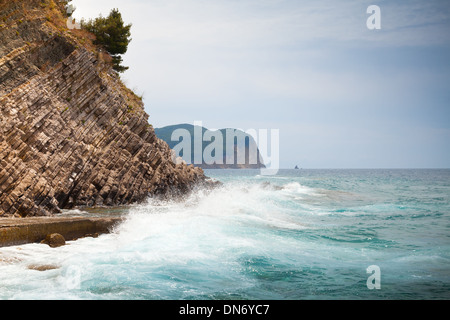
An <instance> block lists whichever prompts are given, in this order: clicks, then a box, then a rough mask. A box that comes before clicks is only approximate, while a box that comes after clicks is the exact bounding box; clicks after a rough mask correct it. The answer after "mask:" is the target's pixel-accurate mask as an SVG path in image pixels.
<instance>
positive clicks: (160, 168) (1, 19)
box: [0, 0, 207, 217]
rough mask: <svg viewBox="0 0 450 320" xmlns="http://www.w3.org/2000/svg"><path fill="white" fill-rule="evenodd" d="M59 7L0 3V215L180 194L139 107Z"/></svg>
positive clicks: (182, 171) (193, 179)
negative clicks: (68, 22) (70, 27)
mask: <svg viewBox="0 0 450 320" xmlns="http://www.w3.org/2000/svg"><path fill="white" fill-rule="evenodd" d="M66 20H67V17H66V16H65V11H64V3H63V2H59V1H57V0H37V1H35V0H15V1H14V0H1V1H0V216H22V217H23V216H39V215H50V214H52V213H58V212H60V210H61V209H63V208H73V207H79V206H113V205H121V204H129V203H133V202H139V201H142V200H144V199H145V198H146V197H148V196H149V195H154V194H168V193H172V192H175V193H177V192H186V191H188V190H190V189H191V188H192V186H194V185H195V184H197V183H201V182H205V181H206V180H207V179H206V178H205V176H204V174H203V171H202V170H201V169H200V168H193V167H192V166H186V165H183V164H178V165H175V164H174V163H173V162H172V161H171V150H170V148H169V147H168V145H167V144H166V143H165V142H163V141H161V140H159V139H158V138H157V137H156V136H155V133H154V130H153V128H152V126H151V125H150V124H149V122H148V115H147V114H146V113H145V111H144V108H143V103H142V101H141V99H140V98H139V97H137V96H136V95H135V94H134V93H133V92H132V91H130V90H129V89H127V88H126V87H125V86H124V85H123V83H122V82H121V81H120V78H119V77H118V75H117V74H116V73H115V72H114V71H112V69H111V64H110V59H109V58H108V55H107V54H105V53H103V52H102V51H101V50H99V48H96V47H95V46H93V45H92V41H91V40H92V39H91V37H92V35H90V34H88V33H87V32H86V31H83V30H69V29H67V27H66Z"/></svg>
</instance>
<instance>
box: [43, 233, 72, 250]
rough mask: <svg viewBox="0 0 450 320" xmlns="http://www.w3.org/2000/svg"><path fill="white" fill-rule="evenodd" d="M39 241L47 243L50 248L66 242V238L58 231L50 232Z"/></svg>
mask: <svg viewBox="0 0 450 320" xmlns="http://www.w3.org/2000/svg"><path fill="white" fill-rule="evenodd" d="M41 243H44V244H48V245H49V246H50V247H52V248H56V247H60V246H63V245H65V244H66V239H64V237H63V236H62V235H60V234H59V233H52V234H49V235H47V236H46V237H45V239H44V240H42V242H41Z"/></svg>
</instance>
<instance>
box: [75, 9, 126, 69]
mask: <svg viewBox="0 0 450 320" xmlns="http://www.w3.org/2000/svg"><path fill="white" fill-rule="evenodd" d="M83 27H84V28H85V29H87V30H88V31H90V32H92V33H93V34H94V35H95V37H96V40H95V41H94V43H95V44H97V45H101V46H103V48H104V49H105V50H106V51H107V52H108V53H109V54H110V55H111V56H112V61H113V69H114V70H116V71H117V72H124V71H125V70H127V69H128V67H125V66H122V65H121V63H122V57H121V56H120V55H122V54H125V52H127V49H128V44H129V43H130V41H131V38H130V37H131V32H130V29H131V24H128V25H125V24H124V22H123V20H122V15H121V14H120V12H119V10H118V9H112V10H111V12H110V13H109V15H108V16H107V17H106V18H104V17H102V16H100V17H98V18H96V19H94V20H89V21H88V22H87V23H83Z"/></svg>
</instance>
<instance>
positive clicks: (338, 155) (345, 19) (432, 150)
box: [73, 0, 450, 168]
mask: <svg viewBox="0 0 450 320" xmlns="http://www.w3.org/2000/svg"><path fill="white" fill-rule="evenodd" d="M73 4H74V5H75V6H76V8H77V9H76V11H75V13H74V17H75V18H78V19H80V18H82V17H83V18H95V17H97V16H98V15H99V14H102V15H103V16H106V15H107V14H108V13H109V11H110V10H111V9H112V8H118V9H119V11H120V12H121V13H122V17H123V19H124V21H125V22H126V23H132V28H131V34H132V41H131V43H130V45H129V47H128V51H127V53H126V54H125V55H124V65H127V66H129V67H130V68H129V70H128V71H126V72H125V73H124V74H122V76H121V77H122V78H123V79H124V82H125V83H126V84H127V86H128V87H129V88H131V89H133V90H134V91H135V92H136V93H137V94H143V96H144V103H145V109H146V111H147V113H148V114H149V115H150V118H149V122H150V123H151V124H152V125H153V126H154V127H162V126H166V125H172V124H178V123H190V124H193V123H194V121H201V122H202V124H203V126H205V127H207V128H210V129H213V128H216V129H217V128H227V127H231V128H240V129H243V130H249V129H254V130H257V132H264V131H262V130H264V129H265V130H267V132H268V133H270V132H271V131H274V130H279V162H280V167H281V168H293V167H294V166H295V165H298V166H299V167H301V168H450V2H449V1H435V0H429V1H418V0H389V1H383V0H370V1H366V0H341V1H335V0H127V1H123V0H122V1H118V0H96V1H92V0H73ZM370 5H377V6H378V7H379V8H380V15H379V17H380V19H379V22H380V27H381V29H369V28H368V27H367V20H368V19H369V18H370V17H371V16H372V14H373V12H369V13H368V12H367V8H368V7H369V6H370ZM377 21H378V20H377Z"/></svg>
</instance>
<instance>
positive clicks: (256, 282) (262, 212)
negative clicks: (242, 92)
mask: <svg viewBox="0 0 450 320" xmlns="http://www.w3.org/2000/svg"><path fill="white" fill-rule="evenodd" d="M207 174H208V175H209V176H210V177H213V178H215V179H217V180H220V181H222V182H223V183H224V185H223V187H221V188H218V189H217V190H214V191H211V192H207V191H205V190H198V191H196V192H195V193H194V194H192V195H191V196H189V197H188V198H187V199H185V200H184V201H181V202H164V201H158V200H154V199H149V200H148V202H147V203H145V204H141V205H137V206H131V207H127V208H121V209H119V210H115V212H116V213H117V212H121V213H122V214H124V216H125V217H126V220H125V222H124V223H123V224H121V225H119V226H117V228H116V230H114V232H113V233H111V234H106V235H101V236H100V237H99V238H96V239H93V238H84V239H80V240H78V241H70V242H68V244H69V245H66V246H64V247H59V248H49V247H48V246H46V245H41V244H27V245H22V246H17V247H6V248H0V299H252V300H253V299H449V298H450V170H280V172H279V173H278V174H277V175H276V176H263V175H261V174H260V173H259V171H258V170H209V171H207ZM109 211H111V210H110V209H104V210H100V211H97V212H96V214H105V213H108V212H109ZM65 214H86V213H84V212H82V211H70V212H67V213H65ZM371 265H376V266H378V267H379V270H380V274H379V275H380V277H379V280H380V282H379V283H380V289H373V290H369V289H368V287H367V279H368V277H369V276H371V274H370V273H367V270H366V269H367V268H368V267H369V266H371ZM37 269H41V270H42V269H45V270H44V271H39V270H37Z"/></svg>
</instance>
